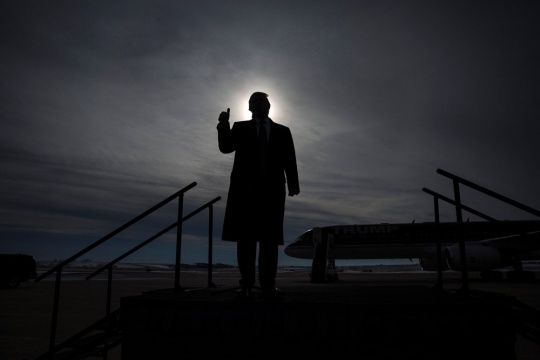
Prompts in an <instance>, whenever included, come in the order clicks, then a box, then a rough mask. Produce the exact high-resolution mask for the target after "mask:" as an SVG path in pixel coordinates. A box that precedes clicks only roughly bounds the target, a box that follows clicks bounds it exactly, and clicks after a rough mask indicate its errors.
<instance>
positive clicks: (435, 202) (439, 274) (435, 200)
mask: <svg viewBox="0 0 540 360" xmlns="http://www.w3.org/2000/svg"><path fill="white" fill-rule="evenodd" d="M433 206H434V209H435V239H436V241H437V285H435V287H436V288H438V289H442V288H443V274H442V266H443V264H442V251H441V237H440V232H439V223H440V218H439V198H438V197H437V196H434V197H433Z"/></svg>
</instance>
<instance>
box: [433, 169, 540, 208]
mask: <svg viewBox="0 0 540 360" xmlns="http://www.w3.org/2000/svg"><path fill="white" fill-rule="evenodd" d="M437 173H439V174H441V175H443V176H446V177H447V178H450V179H452V180H455V181H457V182H459V183H461V184H463V185H465V186H468V187H470V188H471V189H474V190H477V191H480V192H481V193H484V194H486V195H488V196H491V197H493V198H495V199H497V200H500V201H502V202H505V203H507V204H509V205H512V206H514V207H516V208H518V209H520V210H523V211H526V212H528V213H530V214H533V215H536V216H539V217H540V210H537V209H533V208H532V207H530V206H527V205H524V204H522V203H520V202H517V201H515V200H512V199H510V198H508V197H506V196H503V195H501V194H498V193H496V192H495V191H491V190H489V189H486V188H485V187H482V186H480V185H477V184H475V183H473V182H470V181H468V180H465V179H463V178H461V177H459V176H456V175H454V174H451V173H449V172H447V171H444V170H442V169H437Z"/></svg>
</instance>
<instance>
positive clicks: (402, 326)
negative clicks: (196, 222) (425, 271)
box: [121, 284, 516, 360]
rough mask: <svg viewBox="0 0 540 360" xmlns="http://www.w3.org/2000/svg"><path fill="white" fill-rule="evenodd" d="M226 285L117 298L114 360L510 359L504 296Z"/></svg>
mask: <svg viewBox="0 0 540 360" xmlns="http://www.w3.org/2000/svg"><path fill="white" fill-rule="evenodd" d="M280 290H281V295H280V297H279V298H277V299H271V300H265V299H259V298H258V297H257V295H256V297H255V299H253V300H245V299H238V298H237V295H236V291H235V289H234V288H232V287H231V288H208V289H185V291H181V292H178V291H176V292H175V291H174V290H172V289H171V290H167V289H166V290H156V291H151V292H146V293H143V294H142V295H139V296H128V297H123V298H122V300H121V321H122V328H123V342H122V359H125V360H128V359H129V360H134V359H173V358H174V359H212V358H215V359H250V360H251V359H309V360H314V359H325V360H327V359H339V360H343V359H415V360H418V359H430V360H432V359H501V360H502V359H504V360H508V359H515V358H516V356H515V341H516V329H515V328H516V323H515V322H516V321H515V319H514V317H513V315H512V302H513V300H514V299H513V298H512V297H510V296H507V295H501V294H496V293H489V292H480V291H469V292H467V293H461V292H457V291H452V292H450V291H441V290H436V289H434V288H433V287H429V286H416V285H404V286H398V285H391V286H388V285H385V286H379V285H363V286H340V285H339V284H336V285H330V284H322V285H321V284H311V285H309V286H288V287H280Z"/></svg>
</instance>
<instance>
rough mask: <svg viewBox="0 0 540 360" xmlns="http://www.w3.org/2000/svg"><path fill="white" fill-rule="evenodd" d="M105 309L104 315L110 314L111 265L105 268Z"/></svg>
mask: <svg viewBox="0 0 540 360" xmlns="http://www.w3.org/2000/svg"><path fill="white" fill-rule="evenodd" d="M107 270H108V274H107V310H106V315H107V316H109V315H110V314H111V293H112V291H111V290H112V265H111V266H109V267H108V268H107Z"/></svg>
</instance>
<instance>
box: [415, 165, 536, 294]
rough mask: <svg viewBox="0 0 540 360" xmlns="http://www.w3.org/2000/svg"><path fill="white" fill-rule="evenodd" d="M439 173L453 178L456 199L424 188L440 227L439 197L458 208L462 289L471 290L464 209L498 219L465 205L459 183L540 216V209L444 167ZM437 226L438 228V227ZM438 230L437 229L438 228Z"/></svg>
mask: <svg viewBox="0 0 540 360" xmlns="http://www.w3.org/2000/svg"><path fill="white" fill-rule="evenodd" d="M437 173H438V174H440V175H443V176H445V177H447V178H449V179H451V180H452V183H453V189H454V200H451V199H449V198H447V197H445V196H443V195H440V194H438V193H436V192H434V191H432V190H429V189H427V188H423V189H422V190H423V191H424V192H426V193H428V194H430V195H432V196H433V199H434V207H435V224H436V225H437V227H438V224H439V199H440V200H443V201H446V202H447V203H449V204H452V205H454V206H455V208H456V219H457V234H458V239H459V256H460V266H461V277H462V290H463V291H468V290H469V279H468V269H467V257H466V251H465V240H464V238H463V232H462V224H463V216H462V210H465V211H468V212H470V213H472V214H474V215H477V216H479V217H481V218H483V219H486V220H489V221H498V220H496V219H494V218H492V217H490V216H487V215H485V214H483V213H481V212H479V211H476V210H474V209H472V208H470V207H468V206H465V205H463V204H462V203H461V193H460V188H459V185H460V184H462V185H465V186H467V187H469V188H471V189H473V190H476V191H479V192H481V193H483V194H485V195H488V196H490V197H492V198H495V199H497V200H500V201H502V202H504V203H506V204H509V205H511V206H514V207H516V208H518V209H521V210H524V211H526V212H528V213H530V214H533V215H536V216H539V217H540V211H539V210H536V209H533V208H531V207H529V206H527V205H524V204H522V203H520V202H517V201H515V200H512V199H510V198H508V197H506V196H503V195H501V194H498V193H496V192H495V191H492V190H489V189H487V188H485V187H482V186H480V185H477V184H475V183H473V182H471V181H469V180H466V179H463V178H461V177H459V176H456V175H454V174H451V173H449V172H447V171H444V170H442V169H437ZM437 227H436V229H437ZM436 231H437V230H436ZM436 237H437V262H438V266H437V267H438V280H439V283H438V286H440V287H442V255H441V243H440V237H439V235H438V234H436Z"/></svg>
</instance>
